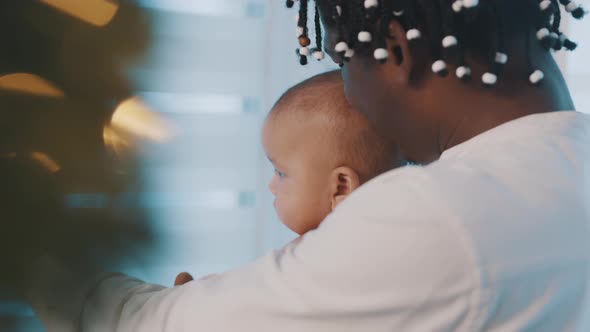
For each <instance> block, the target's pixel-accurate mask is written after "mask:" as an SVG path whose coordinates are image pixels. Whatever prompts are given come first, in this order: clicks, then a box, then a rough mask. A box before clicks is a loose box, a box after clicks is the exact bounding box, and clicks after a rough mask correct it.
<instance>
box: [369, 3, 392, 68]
mask: <svg viewBox="0 0 590 332" xmlns="http://www.w3.org/2000/svg"><path fill="white" fill-rule="evenodd" d="M380 9H381V12H383V16H382V18H381V22H380V25H379V28H378V29H377V31H376V34H375V46H376V47H377V49H376V50H375V54H374V55H373V56H374V57H375V59H376V60H377V61H379V62H381V63H385V62H386V61H387V55H388V53H387V40H386V39H387V38H388V37H389V23H390V22H391V20H392V19H393V7H392V6H391V2H390V1H384V2H382V4H381V8H380ZM378 52H382V53H383V54H382V55H380V54H378Z"/></svg>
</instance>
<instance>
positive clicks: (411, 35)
mask: <svg viewBox="0 0 590 332" xmlns="http://www.w3.org/2000/svg"><path fill="white" fill-rule="evenodd" d="M420 37H422V33H421V32H420V30H418V29H410V30H408V32H406V38H407V39H408V40H414V39H419V38H420Z"/></svg>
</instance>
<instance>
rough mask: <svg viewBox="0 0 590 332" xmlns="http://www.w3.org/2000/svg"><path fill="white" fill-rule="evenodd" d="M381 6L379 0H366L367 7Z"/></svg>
mask: <svg viewBox="0 0 590 332" xmlns="http://www.w3.org/2000/svg"><path fill="white" fill-rule="evenodd" d="M378 6H379V1H378V0H365V9H369V8H375V7H378Z"/></svg>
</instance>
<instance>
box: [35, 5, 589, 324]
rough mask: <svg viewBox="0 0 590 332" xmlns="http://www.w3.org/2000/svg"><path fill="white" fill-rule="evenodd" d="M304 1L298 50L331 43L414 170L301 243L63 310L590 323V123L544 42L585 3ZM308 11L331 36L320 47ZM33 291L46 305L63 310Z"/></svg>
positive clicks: (181, 319) (562, 43)
mask: <svg viewBox="0 0 590 332" xmlns="http://www.w3.org/2000/svg"><path fill="white" fill-rule="evenodd" d="M296 4H297V5H300V6H301V10H300V13H299V20H298V28H297V36H296V37H297V39H298V41H299V44H300V48H299V49H298V55H299V57H300V62H301V63H302V64H306V63H308V61H307V60H308V57H309V56H313V57H314V58H315V59H322V58H323V55H324V53H323V52H324V47H325V49H326V50H327V52H328V53H329V55H330V56H331V57H332V59H333V60H334V61H335V62H337V63H339V64H340V65H341V66H342V76H343V79H344V82H345V90H346V91H345V92H346V95H347V98H348V99H349V101H350V102H351V104H352V105H353V106H354V107H355V108H357V109H359V110H360V111H362V112H363V113H364V114H365V115H366V116H367V118H368V119H369V121H371V124H372V125H373V126H374V127H375V128H376V130H378V131H379V134H380V136H382V137H384V138H386V139H387V140H388V141H389V142H391V143H389V144H390V145H391V149H398V148H399V151H401V153H402V154H403V155H404V156H405V158H406V159H408V160H411V161H415V162H417V163H420V164H422V166H408V167H403V168H398V169H396V170H393V171H390V172H387V173H385V174H383V175H381V176H379V177H377V178H376V179H374V180H373V181H370V182H369V183H367V184H365V185H363V186H361V187H360V188H359V189H358V190H356V191H355V192H354V193H353V194H352V195H350V197H348V198H347V199H346V200H345V201H344V202H343V203H342V204H340V205H339V206H338V207H337V208H336V209H335V210H334V211H333V213H332V214H330V216H328V217H327V218H326V219H325V220H324V221H323V222H322V224H321V226H320V227H319V228H318V229H317V230H314V231H311V232H309V233H307V234H306V235H305V236H304V237H303V238H302V240H301V241H300V242H299V243H297V244H292V245H290V246H288V247H287V248H285V249H284V250H281V251H278V252H274V253H270V254H268V255H266V256H264V257H263V258H261V259H260V260H258V261H256V262H254V263H253V264H251V265H248V266H246V267H244V268H242V269H239V270H236V271H231V272H228V273H226V274H221V275H218V276H215V277H213V278H210V279H207V280H200V281H191V282H188V283H186V284H184V285H182V286H178V287H175V288H173V289H165V288H163V287H158V286H153V285H146V284H143V283H141V282H140V281H137V280H133V279H130V278H127V277H124V276H106V277H104V278H102V279H95V280H101V281H100V282H94V283H88V284H87V286H86V287H87V288H84V287H82V286H80V287H78V288H76V292H74V291H70V292H69V293H68V294H79V295H80V297H81V298H84V301H79V302H76V303H83V304H84V305H83V306H82V307H81V309H80V310H79V311H77V312H75V314H77V315H74V313H71V312H70V314H69V315H67V314H63V315H62V317H61V319H62V321H63V322H68V323H72V322H74V323H75V324H76V325H75V326H76V327H82V330H83V331H111V330H118V331H247V332H250V331H252V332H254V331H255V332H260V331H273V332H274V331H287V332H290V331H293V332H295V331H297V332H300V331H319V332H327V331H330V332H332V331H338V332H346V331H370V332H385V331H418V332H426V331H467V332H472V331H502V332H516V331H538V332H554V331H590V325H588V323H589V322H587V321H585V320H584V316H585V315H588V313H589V310H590V306H589V296H587V294H586V293H587V292H586V290H587V288H588V283H589V282H590V279H589V270H588V268H589V261H590V250H589V249H590V248H589V247H590V223H589V221H590V213H589V212H590V211H589V208H588V206H589V204H588V203H589V200H588V198H589V197H588V188H590V173H589V172H588V171H587V169H588V167H589V166H590V165H588V157H589V153H588V147H589V146H590V119H588V117H587V116H585V115H582V114H581V113H578V112H576V111H574V109H575V108H574V104H573V101H572V100H571V97H570V95H569V92H568V88H567V86H566V84H565V82H564V79H563V77H562V75H561V73H560V71H559V69H558V66H557V64H556V63H555V61H554V59H553V57H552V55H551V53H550V51H551V50H554V51H555V50H559V49H562V48H566V49H573V48H575V44H574V43H573V42H572V41H571V40H569V39H568V38H567V37H565V35H563V33H562V32H561V29H560V24H561V10H562V9H563V10H565V11H566V12H569V13H570V14H571V15H572V16H573V17H575V18H582V16H584V14H585V10H584V9H583V7H581V6H580V5H579V4H577V3H575V2H573V1H571V0H543V1H541V0H479V1H477V0H317V1H316V2H312V1H309V0H298V1H292V0H289V1H287V6H290V7H293V6H294V5H296ZM310 4H311V5H315V6H310ZM314 7H315V9H316V11H315V13H316V14H315V20H314V21H315V24H314V25H315V29H316V30H317V33H321V32H320V30H322V26H321V25H320V24H319V23H318V22H320V20H321V21H322V22H323V30H325V38H324V39H322V38H317V40H316V41H315V43H316V45H314V46H313V48H311V49H310V48H309V47H310V45H311V40H310V38H309V34H308V33H309V29H308V26H307V25H308V22H307V21H308V16H307V11H308V10H313V9H314ZM320 36H321V34H320ZM322 44H324V45H322ZM445 76H446V77H445ZM44 271H51V269H46V270H44ZM49 275H51V276H53V275H55V273H53V274H49V273H46V274H44V276H49ZM86 280H90V279H86ZM90 285H91V286H90ZM38 294H41V293H38ZM34 299H35V300H37V302H35V303H37V305H36V308H37V310H38V312H40V313H41V314H43V313H47V312H49V309H48V308H53V310H55V308H56V307H50V306H49V305H51V304H52V303H53V302H52V297H51V296H37V297H35V298H34ZM50 331H51V330H50Z"/></svg>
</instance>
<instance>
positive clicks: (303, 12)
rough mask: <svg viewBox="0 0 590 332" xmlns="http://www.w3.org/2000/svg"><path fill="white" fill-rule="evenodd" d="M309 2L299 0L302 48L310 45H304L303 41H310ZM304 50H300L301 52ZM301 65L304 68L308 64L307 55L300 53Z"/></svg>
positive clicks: (298, 23) (298, 24)
mask: <svg viewBox="0 0 590 332" xmlns="http://www.w3.org/2000/svg"><path fill="white" fill-rule="evenodd" d="M308 1H309V0H299V20H298V22H297V26H299V27H302V28H303V34H302V35H301V36H299V45H300V46H302V47H307V46H308V45H309V44H308V45H304V43H303V42H302V41H303V40H308V41H309V36H308V35H309V29H308V28H307V4H308ZM301 51H302V49H301V48H300V49H299V52H301ZM299 63H300V64H301V65H302V66H305V65H306V64H307V55H306V54H301V53H299Z"/></svg>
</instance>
